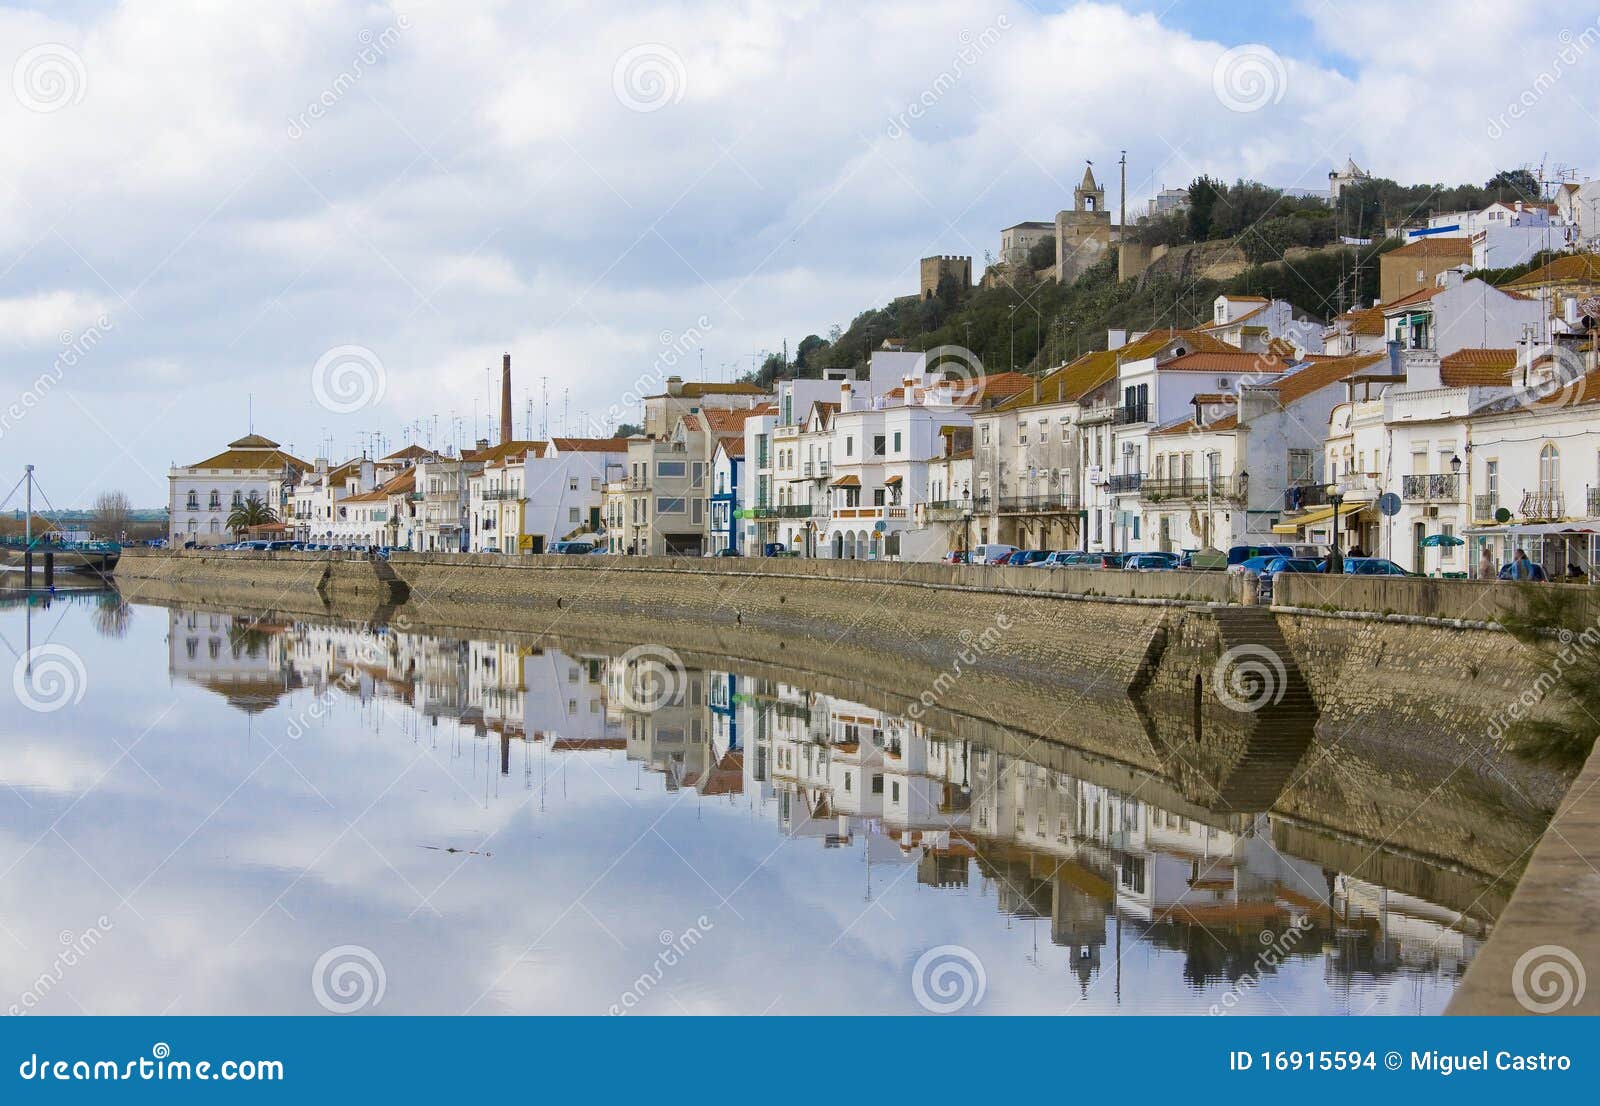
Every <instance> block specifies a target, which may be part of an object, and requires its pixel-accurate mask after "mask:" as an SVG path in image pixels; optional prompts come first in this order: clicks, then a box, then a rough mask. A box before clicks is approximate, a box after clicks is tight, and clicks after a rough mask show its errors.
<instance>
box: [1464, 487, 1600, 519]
mask: <svg viewBox="0 0 1600 1106" xmlns="http://www.w3.org/2000/svg"><path fill="white" fill-rule="evenodd" d="M1589 494H1590V495H1593V494H1594V493H1593V492H1590V493H1589ZM1499 509H1500V497H1499V496H1498V495H1496V494H1495V493H1494V492H1480V493H1478V494H1477V495H1475V496H1473V497H1472V518H1473V520H1474V521H1476V522H1489V521H1491V520H1492V519H1493V518H1494V514H1495V512H1496V511H1498V510H1499Z"/></svg>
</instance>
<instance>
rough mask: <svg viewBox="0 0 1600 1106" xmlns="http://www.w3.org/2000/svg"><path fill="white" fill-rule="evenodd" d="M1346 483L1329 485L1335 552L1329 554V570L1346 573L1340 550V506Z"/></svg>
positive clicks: (1340, 573) (1338, 573)
mask: <svg viewBox="0 0 1600 1106" xmlns="http://www.w3.org/2000/svg"><path fill="white" fill-rule="evenodd" d="M1345 490H1346V489H1345V485H1343V484H1329V485H1328V502H1329V503H1331V504H1333V552H1332V553H1330V554H1328V572H1329V573H1330V574H1333V575H1343V574H1344V554H1343V553H1340V552H1339V508H1340V506H1342V505H1343V503H1344V493H1345Z"/></svg>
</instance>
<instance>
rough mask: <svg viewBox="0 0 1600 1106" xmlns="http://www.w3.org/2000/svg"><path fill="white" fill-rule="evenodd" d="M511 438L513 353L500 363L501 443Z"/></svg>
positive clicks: (503, 443)
mask: <svg viewBox="0 0 1600 1106" xmlns="http://www.w3.org/2000/svg"><path fill="white" fill-rule="evenodd" d="M510 440H511V355H510V354H509V353H508V354H506V356H505V360H504V361H503V362H501V365H500V444H501V445H505V444H506V443H507V442H509V441H510Z"/></svg>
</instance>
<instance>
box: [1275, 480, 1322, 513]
mask: <svg viewBox="0 0 1600 1106" xmlns="http://www.w3.org/2000/svg"><path fill="white" fill-rule="evenodd" d="M1327 505H1328V486H1327V485H1326V484H1296V485H1295V486H1294V487H1292V488H1290V489H1289V490H1288V491H1286V492H1284V493H1283V509H1284V510H1285V511H1303V510H1305V509H1306V508H1307V507H1326V506H1327Z"/></svg>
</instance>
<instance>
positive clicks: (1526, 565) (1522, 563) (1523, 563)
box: [1511, 549, 1533, 580]
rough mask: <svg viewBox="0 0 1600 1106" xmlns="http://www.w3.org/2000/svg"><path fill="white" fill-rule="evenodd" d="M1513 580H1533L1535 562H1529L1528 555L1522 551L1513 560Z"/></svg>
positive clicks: (1518, 551)
mask: <svg viewBox="0 0 1600 1106" xmlns="http://www.w3.org/2000/svg"><path fill="white" fill-rule="evenodd" d="M1511 579H1513V580H1531V579H1533V562H1532V561H1530V560H1528V554H1527V553H1526V552H1524V551H1523V550H1521V549H1519V550H1517V553H1516V556H1514V557H1512V558H1511Z"/></svg>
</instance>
